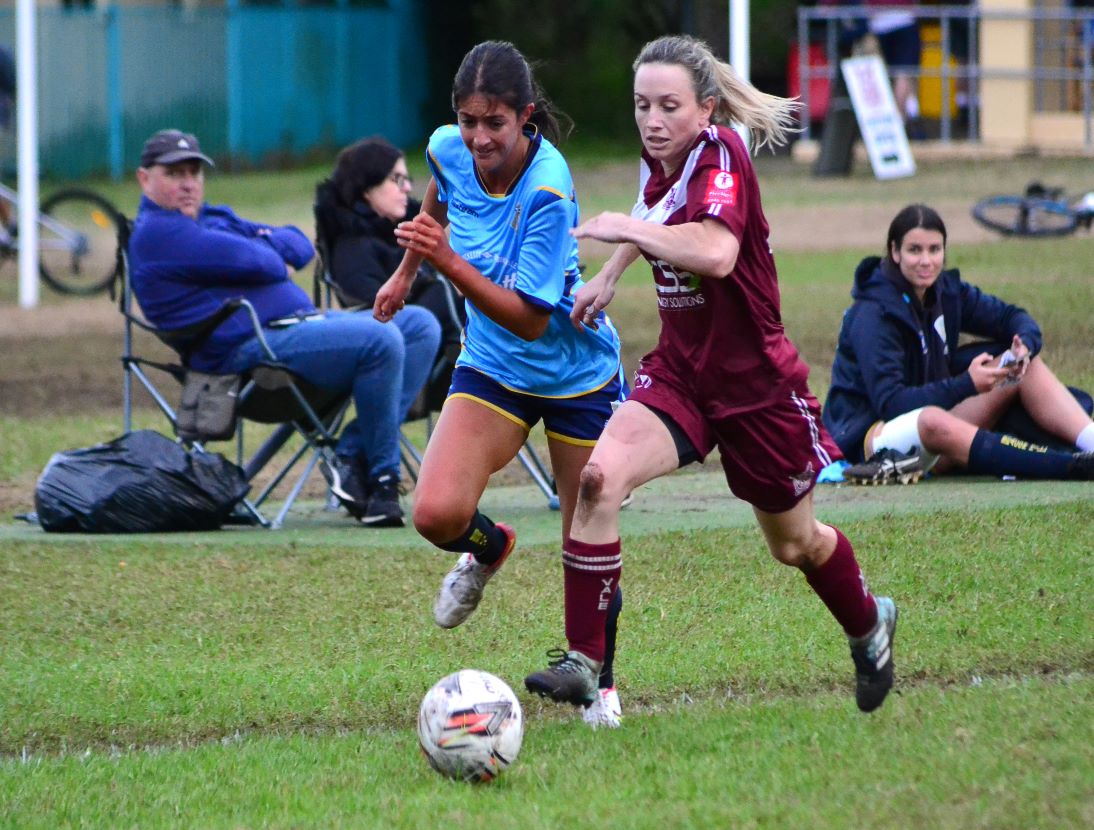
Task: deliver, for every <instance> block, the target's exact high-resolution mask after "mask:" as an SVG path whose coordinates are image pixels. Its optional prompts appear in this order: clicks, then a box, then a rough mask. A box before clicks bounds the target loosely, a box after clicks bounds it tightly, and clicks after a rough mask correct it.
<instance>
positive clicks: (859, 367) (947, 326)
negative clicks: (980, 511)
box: [824, 257, 1041, 461]
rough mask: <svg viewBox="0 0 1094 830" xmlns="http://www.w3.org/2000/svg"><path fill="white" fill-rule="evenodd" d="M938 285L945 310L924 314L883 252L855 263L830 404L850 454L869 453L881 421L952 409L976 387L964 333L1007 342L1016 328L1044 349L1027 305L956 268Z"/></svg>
mask: <svg viewBox="0 0 1094 830" xmlns="http://www.w3.org/2000/svg"><path fill="white" fill-rule="evenodd" d="M931 291H933V292H935V294H934V296H933V298H932V302H931V303H930V304H929V305H930V306H931V307H932V308H934V309H940V313H938V316H937V317H935V318H934V319H932V320H924V319H922V318H921V317H920V314H918V313H917V311H916V309H917V308H918V304H917V303H915V302H914V300H913V298H912V297H911V296H909V294H907V293H906V292H904V291H902V290H901V289H900V288H898V287H897V285H896V284H895V283H894V282H893V281H892V280H891V279H889V278H888V277H887V276H886V275H885V273H884V270H883V268H882V266H881V261H880V259H879V258H878V257H867V258H866V259H864V260H863V261H862V262H861V263H860V264H859V266H858V268H857V269H856V270H855V282H854V286H853V287H852V289H851V296H852V298H853V299H854V303H853V304H852V306H851V307H850V308H849V309H847V311H846V312H844V315H843V325H842V327H841V328H840V334H839V343H838V345H837V347H836V359H835V361H834V362H833V364H832V384H831V386H830V387H829V390H828V399H827V400H826V401H825V404H824V425H825V427H827V428H828V431H829V432H830V433H831V434H832V437H833V438H834V439H835V440H836V443H837V444H839V446H840V449H841V450H843V453H844V455H845V456H846V457H847V459H848V460H850V461H859V460H861V459H862V452H863V448H862V442H863V439H864V438H865V437H866V432H867V430H869V429H870V426H871V425H872V424H874V422H876V421H879V420H885V421H890V420H892V419H893V418H895V417H896V416H898V415H902V414H904V413H905V412H911V411H912V410H913V409H918V408H919V407H921V406H928V405H934V406H940V407H942V408H943V409H950V408H952V407H953V406H955V405H956V404H958V403H960V402H961V401H963V400H964V399H965V398H967V397H970V396H971V395H975V394H976V387H975V386H974V385H973V382H972V378H971V377H970V376H969V373H968V371H967V365H962V361H960V360H959V355H960V354H961V351H962V350H960V349H959V348H958V344H959V337H960V335H961V334H962V333H966V334H972V335H975V336H977V337H979V338H983V339H986V340H989V341H994V342H998V343H1005V344H1008V345H1009V343H1010V341H1011V338H1012V336H1013V335H1015V334H1017V335H1018V336H1020V337H1021V338H1022V342H1024V343H1025V344H1026V346H1027V348H1029V350H1030V353H1031V354H1033V355H1036V354H1037V353H1038V352H1040V351H1041V330H1040V328H1038V326H1037V323H1036V322H1035V321H1034V319H1033V317H1031V316H1030V315H1029V313H1028V312H1026V311H1025V309H1022V308H1019V307H1017V306H1014V305H1011V304H1009V303H1006V302H1004V301H1003V300H1000V299H999V298H998V297H994V296H992V295H991V294H987V293H985V292H983V291H981V290H980V289H979V288H977V287H976V286H975V285H970V284H969V283H967V282H963V281H962V280H961V275H960V273H959V272H958V271H957V269H956V268H954V269H951V270H946V271H943V272H942V274H941V276H939V278H938V281H937V282H936V283H935V284H934V286H933V287H932V289H931ZM936 338H937V339H940V342H934V341H935V340H936ZM936 356H937V357H938V358H939V359H938V360H935V359H934V358H935V357H936Z"/></svg>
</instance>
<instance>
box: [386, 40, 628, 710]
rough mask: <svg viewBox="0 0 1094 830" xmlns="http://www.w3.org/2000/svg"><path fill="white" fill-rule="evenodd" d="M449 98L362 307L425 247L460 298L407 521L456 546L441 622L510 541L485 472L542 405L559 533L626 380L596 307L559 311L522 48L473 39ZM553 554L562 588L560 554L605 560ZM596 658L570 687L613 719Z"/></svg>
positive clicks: (550, 119)
mask: <svg viewBox="0 0 1094 830" xmlns="http://www.w3.org/2000/svg"><path fill="white" fill-rule="evenodd" d="M452 106H453V109H454V110H455V112H456V116H457V124H455V125H449V126H445V127H440V128H439V129H437V130H436V131H435V132H434V133H433V135H432V137H431V138H430V140H429V147H428V152H427V161H428V164H429V169H430V172H431V173H432V178H431V180H430V182H429V184H428V186H427V187H426V191H425V198H424V201H423V203H422V211H421V212H420V213H419V214H418V215H417V216H416V217H415V218H414V219H413V220H410V221H407V222H403V223H401V224H400V225H399V226H398V227H397V228H396V231H395V235H396V238H397V240H398V242H399V244H400V245H402V246H403V247H404V248H405V249H406V254H405V256H404V257H403V260H402V262H401V264H400V266H399V268H398V269H397V270H396V272H395V273H394V274H393V275H392V276H391V278H390V279H389V280H388V282H387V283H386V284H385V285H384V286H383V287H382V288H381V289H380V291H379V293H378V294H377V297H376V302H375V305H374V307H373V313H374V315H375V316H376V318H377V319H379V320H384V321H386V320H390V319H391V318H392V316H393V315H394V314H395V313H397V312H398V310H399V309H400V308H402V306H403V303H404V301H405V299H406V296H407V292H408V291H409V290H410V287H411V284H412V282H413V278H414V274H415V273H416V272H417V267H418V265H419V264H420V263H421V261H422V259H423V258H424V259H427V260H428V261H429V262H430V263H431V264H432V265H433V266H434V267H435V268H437V270H438V271H440V272H441V273H443V274H444V275H445V276H447V277H448V278H449V279H450V280H451V281H452V283H453V284H454V285H455V286H456V287H457V288H458V289H459V290H460V292H461V293H462V294H463V296H464V297H465V299H466V307H467V326H466V329H465V331H464V341H463V349H462V351H461V353H460V356H459V359H458V360H457V363H456V370H455V372H454V373H453V377H452V386H451V388H450V390H449V394H448V399H447V400H446V402H445V405H444V408H443V410H442V411H441V415H440V418H439V420H438V422H437V426H436V428H435V429H434V431H433V434H432V435H431V436H430V439H429V444H428V445H427V447H426V451H425V457H424V459H423V461H422V467H421V471H420V474H419V476H418V483H417V487H416V488H415V491H414V526H415V527H416V528H417V530H418V532H419V533H421V534H422V536H424V537H425V538H426V539H428V540H429V541H430V542H432V543H433V544H435V545H437V546H438V547H440V548H442V549H443V550H448V551H452V552H454V553H459V554H460V557H459V560H458V561H457V563H456V566H455V567H454V568H453V569H452V571H451V572H450V573H449V574H448V575H447V576H446V577H445V579H444V582H443V584H442V585H441V589H440V592H439V593H438V595H437V600H436V603H435V604H434V608H433V616H434V619H435V620H436V622H437V624H438V625H440V626H442V627H444V628H452V627H455V626H457V625H459V624H460V623H462V622H463V621H464V620H465V619H467V617H468V616H469V615H470V614H471V613H472V611H474V610H475V608H476V606H477V605H478V603H479V601H480V599H481V598H482V592H483V587H484V586H485V585H486V582H487V581H488V580H489V579H490V578H491V577H492V576H493V575H494V574H495V573H496V572H497V571H498V570H499V569H500V568H501V566H502V564H503V563H504V562H505V560H506V558H507V557H508V556H509V554H510V553H511V552H512V550H513V547H514V545H515V543H516V534H515V532H514V531H513V529H512V528H511V527H509V526H508V525H505V524H502V523H498V524H495V523H494V522H493V521H491V520H490V519H489V518H487V517H486V516H484V515H483V514H482V513H481V512H479V510H478V502H479V499H480V498H481V496H482V494H483V492H484V490H485V489H486V484H487V481H488V480H489V478H490V475H491V474H492V473H495V472H497V471H498V470H500V469H501V468H502V467H504V466H505V465H506V464H508V463H509V462H510V461H511V460H512V459H513V458H514V457H515V456H516V454H517V452H518V451H519V450H520V448H521V446H523V444H524V442H525V440H526V439H527V437H528V432H529V430H530V429H531V428H532V427H533V426H534V425H535V424H536V422H537V421H540V420H542V421H543V424H544V428H545V430H546V433H547V442H548V448H549V451H550V456H551V466H552V468H553V470H554V474H555V481H556V484H557V487H558V496H559V502H560V506H561V511H562V533H563V539H564V540H565V539H568V538H569V533H570V524H571V521H572V519H573V514H574V505H575V504H576V502H577V487H578V476H579V475H580V473H581V469H582V468H583V467H584V466H585V463H586V462H587V461H588V460H589V455H590V453H591V452H592V448H593V446H594V445H595V444H596V440H597V438H598V437H599V436H600V432H601V430H602V429H603V428H604V424H605V423H606V422H607V420H608V418H609V417H610V416H611V412H612V404H613V402H617V401H619V400H621V399H622V397H623V396H624V392H625V389H624V385H623V382H622V379H621V373H620V363H619V338H618V336H617V335H616V332H615V329H614V328H613V327H612V325H611V323H610V321H608V319H607V318H606V317H605V316H604V315H599V316H598V317H597V319H596V326H595V327H587V328H584V329H580V330H579V329H575V328H574V326H573V325H572V324H571V322H570V313H571V311H572V309H573V298H572V296H571V291H572V290H573V289H574V287H575V286H576V285H579V284H580V281H579V270H578V257H577V242H576V240H575V239H574V238H573V237H572V236H571V235H570V231H571V230H572V229H573V228H575V227H576V226H577V224H578V207H577V201H576V198H575V194H574V186H573V182H572V180H571V177H570V171H569V168H568V167H567V164H566V161H565V159H563V157H562V155H561V154H560V153H559V152H558V150H557V149H555V146H554V145H553V144H552V141H556V140H557V139H558V137H559V134H560V129H559V124H558V119H557V117H556V116H555V114H554V113H553V111H552V109H551V106H550V104H549V102H548V101H547V100H546V99H545V98H544V97H543V95H542V93H541V92H540V90H539V89H538V87H537V85H536V83H535V81H534V79H533V77H532V73H531V70H530V69H529V67H528V64H527V62H526V61H525V59H524V57H523V55H521V53H520V52H519V51H518V50H517V49H516V48H515V47H514V46H513V45H512V44H509V43H503V42H496V41H488V42H485V43H480V44H478V45H477V46H475V47H474V48H473V49H472V50H471V51H470V52H468V53H467V55H466V56H465V57H464V59H463V62H462V64H461V65H460V68H459V70H458V71H457V73H456V77H455V80H454V82H453V86H452ZM446 226H447V227H448V230H449V233H450V236H446V233H445V227H446ZM565 567H566V573H567V582H566V585H567V590H568V591H569V590H570V581H571V580H570V578H569V574H570V572H571V569H572V568H582V569H583V570H582V571H581V572H582V573H583V574H586V575H587V576H588V577H589V578H595V576H596V573H597V572H598V571H599V569H600V568H602V567H611V563H599V562H585V561H583V560H582V561H580V562H578V563H577V564H576V565H573V566H572V565H571V564H570V563H568V562H567V563H565ZM586 581H588V580H586ZM596 582H597V584H599V580H598V579H597V580H596ZM600 601H601V602H602V603H603V606H604V608H603V610H604V612H605V613H604V614H602V615H601V616H600V618H599V620H600V628H599V631H598V632H597V635H598V639H601V640H602V639H603V638H604V637H605V636H607V638H608V640H609V643H611V641H613V640H614V627H615V617H616V616H617V615H618V613H619V606H620V604H621V602H622V598H621V596H620V595H619V593H618V592H617V591H616V590H615V584H614V583H613V586H612V590H611V591H610V592H608V593H607V594H606V595H605V596H603V597H602V598H601V599H600ZM608 656H609V660H607V661H606V662H607V663H608V664H609V666H610V655H608ZM602 669H603V667H598V671H600V681H599V691H597V688H598V684H596V683H594V686H593V689H592V690H591V692H590V694H589V697H588V699H587V700H585V701H583V704H584V705H585V707H586V720H588V721H590V722H591V723H594V725H595V724H597V723H602V724H607V725H613V726H614V725H618V722H619V721H618V697H617V696H616V694H615V692H614V689H612V688H611V687H612V678H611V676H610V675H611V671H610V668H609V670H608V671H607V672H606V673H605V672H603V671H602Z"/></svg>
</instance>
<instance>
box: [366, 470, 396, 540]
mask: <svg viewBox="0 0 1094 830" xmlns="http://www.w3.org/2000/svg"><path fill="white" fill-rule="evenodd" d="M360 519H361V524H363V525H368V526H369V527H402V526H403V525H404V524H405V522H404V520H403V508H402V506H401V505H400V504H399V479H397V478H396V477H395V476H394V475H392V474H391V473H387V474H385V475H382V476H380V477H379V478H377V479H376V480H375V481H373V482H372V486H371V487H370V488H369V493H368V502H367V503H366V505H365V509H364V511H363V512H362V514H361V516H360Z"/></svg>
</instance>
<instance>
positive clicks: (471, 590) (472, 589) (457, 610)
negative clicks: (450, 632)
mask: <svg viewBox="0 0 1094 830" xmlns="http://www.w3.org/2000/svg"><path fill="white" fill-rule="evenodd" d="M497 526H498V529H500V530H501V531H502V533H504V534H505V540H506V542H505V550H504V551H502V554H501V557H500V558H499V559H498V561H497V562H495V563H494V564H492V565H483V564H482V563H481V562H479V561H478V560H477V559H475V557H474V556H472V555H471V554H470V553H465V554H462V555H461V556H460V558H459V559H458V560H456V566H455V567H454V568H453V569H452V570H450V571H449V572H448V574H447V575H446V576H445V578H444V581H443V582H442V583H441V589H440V591H438V592H437V599H436V600H434V602H433V621H434V622H436V623H437V625H439V626H440V627H441V628H455V627H456V626H457V625H459V624H460V623H462V622H463V621H464V620H466V619H467V618H468V617H470V616H471V614H472V612H474V610H475V609H476V608H478V607H479V602H480V601H481V600H482V592H483V589H484V588H485V587H486V583H487V582H489V581H490V578H491V577H492V576H493V575H494V574H496V573H497V572H498V571H499V570H501V566H502V565H504V564H505V560H506V559H508V558H509V554H510V553H512V552H513V548H514V547H515V546H516V543H517V534H516V533H515V532H514V530H513V529H512V528H511V527H509V525H507V524H503V523H502V522H498V525H497Z"/></svg>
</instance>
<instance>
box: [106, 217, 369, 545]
mask: <svg viewBox="0 0 1094 830" xmlns="http://www.w3.org/2000/svg"><path fill="white" fill-rule="evenodd" d="M130 229H131V223H130V221H129V220H127V219H124V217H123V221H122V223H121V230H120V231H119V239H118V256H119V263H118V266H119V267H118V271H117V282H116V283H115V286H119V284H120V290H119V292H118V304H119V309H120V311H121V313H122V315H123V317H124V318H125V334H124V343H123V351H122V357H121V362H122V370H123V393H124V394H123V407H124V411H123V422H124V423H123V426H124V429H125V431H126V432H129V431H130V430H131V429H132V420H133V391H134V381H136V382H137V383H138V384H140V386H141V387H143V388H144V389H145V391H146V392H147V393H148V394H149V395H150V396H151V398H152V400H153V401H154V402H155V404H156V406H157V408H158V409H159V410H160V412H161V413H162V414H163V415H164V416H165V417H166V418H167V420H168V421H169V422H170V424H171V427H172V429H173V430H174V432H175V434H176V435H177V436H178V437H179V439H180V440H181V441H183V443H185V444H187V445H188V446H190V447H191V448H193V449H194V450H195V451H198V452H205V447H204V445H205V443H206V442H207V441H210V440H218V439H223V438H234V439H235V445H236V451H235V455H236V463H237V464H239V466H240V467H242V469H243V473H244V477H245V478H246V480H247V481H248V482H254V481H255V479H256V478H257V477H258V475H259V473H261V472H262V471H263V470H265V469H266V467H267V466H268V465H269V464H270V462H271V461H272V460H273V459H274V458H275V457H276V456H278V454H279V452H280V451H281V450H282V449H283V448H285V446H286V444H288V443H289V441H290V439H292V438H293V437H294V436H299V437H300V439H302V443H301V445H300V446H299V447H297V448H295V449H292V450H291V452H290V455H289V458H288V460H287V461H285V462H284V463H283V464H282V466H281V467H280V468H279V469H276V470H275V471H274V473H273V475H272V478H271V479H270V480H269V482H268V483H267V484H266V485H265V486H264V487H262V488H261V490H260V491H259V493H258V495H257V496H252V497H251V498H249V499H244V501H243V502H242V508H243V511H244V514H245V515H244V516H243V517H242V518H244V519H247V520H250V521H251V522H253V523H257V524H260V525H262V526H263V527H267V528H271V529H276V528H279V527H281V525H282V523H283V522H284V520H285V516H286V514H287V513H288V512H289V510H290V508H291V507H292V506H293V504H294V503H295V502H296V500H297V497H298V496H299V495H300V492H301V491H302V490H303V488H304V485H305V483H306V482H307V480H308V478H309V477H310V476H311V474H312V472H313V471H314V470H315V468H316V467H317V466H318V467H319V470H320V472H321V473H322V475H323V476H324V477H325V478H326V480H327V483H328V485H329V486H331V487H336V486H337V485H338V483H339V481H338V472H337V468H336V466H335V464H334V446H335V443H336V437H335V436H336V435H337V434H338V430H339V429H340V428H341V425H342V421H343V419H344V417H345V414H346V410H347V408H348V406H349V403H350V395H349V393H345V394H335V393H331V392H329V391H327V390H323V389H320V388H319V387H317V386H315V385H314V384H312V383H310V382H308V381H307V380H306V379H304V378H302V377H300V376H299V375H297V374H295V373H293V372H292V371H290V370H289V369H288V368H286V367H285V366H284V365H282V364H280V363H278V360H277V355H276V354H275V353H274V351H273V349H271V348H270V345H269V343H268V342H267V341H266V338H265V336H264V334H263V331H262V325H261V323H260V321H259V319H258V315H257V314H256V312H255V309H254V307H253V306H252V305H251V303H250V302H248V301H247V300H246V299H243V298H237V299H234V300H229V301H228V302H226V303H224V304H223V305H222V306H221V307H220V308H219V309H218V310H217V311H216V312H215V313H214V314H212V315H211V316H210V317H208V318H206V319H205V320H202V321H199V322H198V323H195V324H193V325H191V326H187V327H186V328H184V329H175V330H170V331H166V330H163V329H159V328H157V327H155V326H153V325H152V324H150V323H149V322H148V321H147V320H146V319H144V317H143V315H142V314H139V313H138V312H137V311H136V310H135V309H134V305H135V303H134V297H133V292H132V288H131V285H130V282H129V260H128V243H129V232H130ZM240 312H241V313H244V314H246V315H247V316H248V317H249V318H250V321H251V324H252V326H253V327H254V331H255V336H256V337H257V338H258V340H259V342H260V343H261V344H262V347H263V349H264V351H265V353H266V356H267V359H266V360H265V361H264V362H263V363H261V364H259V365H258V366H256V367H255V368H254V369H253V370H251V371H249V372H246V373H244V374H241V375H238V376H218V377H219V378H222V379H226V380H227V381H228V384H227V385H228V386H231V387H232V388H231V389H229V390H228V391H227V392H226V393H225V394H226V395H229V396H230V395H232V394H235V398H236V401H235V407H234V412H232V413H231V415H230V416H229V418H228V426H227V428H223V427H216V430H217V433H218V434H208V433H205V432H203V431H202V428H203V427H202V424H201V423H200V421H199V423H198V424H196V425H194V424H185V425H183V424H181V423H180V414H181V412H182V408H181V407H173V406H172V405H171V403H170V401H169V400H168V396H167V394H165V393H164V392H163V391H161V390H160V389H159V388H158V387H157V385H156V384H155V383H154V382H153V380H152V378H151V377H150V375H149V372H148V371H147V370H148V369H152V370H156V372H158V373H160V374H166V375H169V376H170V377H172V378H173V379H174V380H175V381H177V383H178V384H179V386H180V387H181V388H182V389H183V391H184V393H185V392H186V391H187V390H188V389H193V388H195V385H196V386H200V385H201V384H200V381H202V380H203V379H205V378H209V376H207V375H205V376H203V375H200V374H199V373H195V372H193V370H191V369H190V368H189V366H188V361H189V356H190V354H191V353H192V352H193V350H194V349H196V348H198V347H199V346H200V345H201V344H202V343H203V342H204V341H205V340H206V339H207V338H208V337H209V336H210V335H211V334H212V333H213V331H215V330H216V329H217V327H218V326H220V325H221V324H222V323H223V322H224V321H225V320H227V319H228V318H229V317H231V316H233V315H234V314H237V313H240ZM136 329H139V330H142V331H145V332H148V333H150V334H152V335H154V336H155V337H156V338H157V339H158V340H160V341H161V342H162V343H164V344H165V345H166V346H168V347H169V348H170V349H171V350H172V352H174V354H175V355H176V357H177V362H163V361H158V360H154V359H151V358H148V357H145V356H142V355H139V354H137V353H136V350H135V338H134V333H135V330H136ZM193 381H198V383H197V384H194V383H192V382H193ZM245 421H253V422H256V423H262V424H276V425H277V426H276V428H275V429H274V430H273V432H272V433H271V434H270V435H269V437H268V438H266V439H265V440H264V441H263V442H262V443H261V445H260V446H259V447H258V449H257V450H255V451H254V452H253V453H252V454H251V455H250V456H249V457H245V451H244V428H243V424H244V422H245ZM221 429H223V432H221ZM301 462H302V466H301ZM298 467H299V469H298ZM294 470H296V471H297V473H296V478H295V480H294V481H293V483H292V485H291V488H290V490H289V492H288V494H287V495H286V496H285V497H284V499H283V501H282V502H281V504H280V506H279V507H278V508H277V510H276V513H275V514H274V515H273V516H272V517H270V516H268V515H267V514H266V513H265V512H264V509H267V503H268V502H269V500H270V498H271V496H272V494H273V493H274V491H275V489H276V488H277V487H278V486H279V485H280V484H281V483H282V482H283V481H284V480H285V479H286V478H287V477H288V476H289V475H290V474H291V473H292V472H293V471H294Z"/></svg>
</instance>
